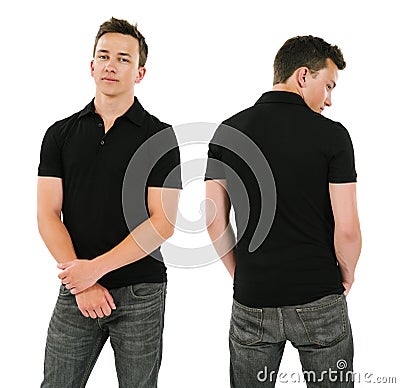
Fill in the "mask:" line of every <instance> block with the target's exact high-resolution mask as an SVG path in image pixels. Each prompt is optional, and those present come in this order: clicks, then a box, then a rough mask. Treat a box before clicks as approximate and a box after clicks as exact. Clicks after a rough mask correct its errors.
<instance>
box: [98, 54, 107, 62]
mask: <svg viewBox="0 0 400 388" xmlns="http://www.w3.org/2000/svg"><path fill="white" fill-rule="evenodd" d="M97 59H99V60H101V61H104V60H105V59H107V56H106V55H98V56H97Z"/></svg>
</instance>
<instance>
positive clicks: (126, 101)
mask: <svg viewBox="0 0 400 388" xmlns="http://www.w3.org/2000/svg"><path fill="white" fill-rule="evenodd" d="M134 100H135V96H134V95H131V96H129V97H128V98H126V97H125V96H124V97H123V98H121V97H109V96H105V95H104V94H98V93H96V96H95V98H94V107H95V109H96V112H97V113H98V114H99V115H100V116H101V117H102V118H103V120H107V121H115V119H117V118H118V117H120V116H122V115H123V114H124V113H125V112H126V111H127V110H128V109H129V108H130V107H131V106H132V104H133V102H134Z"/></svg>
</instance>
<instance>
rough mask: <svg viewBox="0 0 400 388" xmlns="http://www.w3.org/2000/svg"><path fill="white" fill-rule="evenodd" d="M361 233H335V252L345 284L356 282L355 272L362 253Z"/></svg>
mask: <svg viewBox="0 0 400 388" xmlns="http://www.w3.org/2000/svg"><path fill="white" fill-rule="evenodd" d="M361 242H362V240H361V233H360V232H359V231H357V232H354V233H352V234H344V233H335V251H336V257H337V261H338V263H339V267H340V271H341V273H342V278H343V281H344V282H345V283H349V284H352V283H353V282H354V272H355V268H356V265H357V262H358V259H359V257H360V253H361Z"/></svg>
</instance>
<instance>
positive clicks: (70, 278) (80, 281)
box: [57, 259, 102, 295]
mask: <svg viewBox="0 0 400 388" xmlns="http://www.w3.org/2000/svg"><path fill="white" fill-rule="evenodd" d="M57 267H58V268H60V269H62V270H63V271H62V272H60V273H59V275H58V277H59V278H60V279H61V282H62V284H64V285H65V287H66V288H67V289H68V290H70V291H71V294H73V295H76V294H79V293H80V292H82V291H84V290H86V289H87V288H89V287H90V286H93V285H94V284H95V283H96V282H97V280H99V279H100V278H101V276H102V275H101V274H99V273H97V271H96V265H95V263H94V262H92V261H91V260H79V259H76V260H72V261H68V262H66V263H59V264H57Z"/></svg>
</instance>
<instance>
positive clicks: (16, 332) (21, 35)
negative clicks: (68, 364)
mask: <svg viewBox="0 0 400 388" xmlns="http://www.w3.org/2000/svg"><path fill="white" fill-rule="evenodd" d="M396 3H397V2H396V1H385V0H382V1H380V2H379V3H375V2H374V3H372V2H368V1H363V2H356V1H345V2H342V1H335V2H300V1H282V2H277V1H276V2H272V1H253V0H247V1H246V2H234V1H217V0H214V1H202V2H189V1H186V2H185V1H182V2H178V1H158V2H156V1H141V2H139V1H132V0H131V1H116V0H114V1H103V0H97V1H79V2H78V1H75V0H74V1H72V0H71V1H68V2H45V1H13V2H7V4H8V5H7V6H6V8H4V6H3V7H2V20H1V23H0V32H1V35H0V36H1V52H2V58H1V61H0V71H1V72H0V75H1V97H0V98H1V104H0V109H1V118H2V123H3V125H2V130H1V137H0V150H1V152H0V157H1V163H0V166H1V177H2V189H1V201H0V207H1V208H0V215H1V216H0V220H1V221H0V222H1V241H2V244H1V245H2V254H1V281H0V287H1V300H2V303H1V306H2V308H1V320H0V322H1V323H0V325H1V334H2V337H1V341H2V343H1V349H2V351H3V355H4V356H5V358H4V359H3V361H2V363H1V364H0V368H1V374H0V386H2V387H7V388H8V387H24V388H25V387H37V386H39V384H40V381H41V377H42V365H43V354H44V345H45V339H46V331H47V325H48V321H49V319H50V315H51V312H52V309H53V307H54V303H55V300H56V296H57V291H58V285H59V283H58V280H57V278H56V275H57V270H56V267H55V262H54V260H53V259H52V258H51V257H50V255H49V253H48V252H47V250H46V249H45V247H44V244H43V243H42V241H41V239H40V237H39V235H38V232H37V227H36V179H37V178H36V175H37V165H38V161H39V159H38V158H39V149H40V144H41V140H42V137H43V135H44V132H45V130H46V129H47V128H48V127H49V126H50V125H51V124H52V123H53V122H54V121H55V120H58V119H61V118H63V117H66V116H69V115H70V114H72V113H74V112H75V111H78V110H80V109H82V107H84V106H85V105H86V104H87V102H88V101H89V100H90V99H91V98H92V96H93V93H94V84H93V80H92V78H91V77H90V73H89V63H90V60H91V53H92V46H93V41H94V37H95V35H96V32H97V30H98V27H99V25H100V24H101V23H102V22H104V21H105V20H107V19H109V18H110V17H111V16H115V17H118V18H124V19H127V20H129V21H131V22H133V21H137V22H138V26H139V29H140V30H141V31H142V33H143V34H144V36H145V37H146V39H147V42H148V45H149V58H148V63H147V74H146V77H145V79H144V80H143V82H142V83H141V84H140V85H139V86H138V87H137V88H136V94H137V96H138V97H139V98H140V100H141V103H142V104H143V105H144V107H145V108H146V109H147V110H149V111H150V112H152V113H153V114H155V115H156V116H158V117H159V118H160V119H162V120H163V121H166V122H169V123H172V124H174V125H179V124H183V123H188V122H195V121H206V122H215V123H218V122H220V121H221V120H223V119H225V118H227V117H229V116H230V115H232V114H234V113H236V112H237V111H239V110H241V109H244V108H246V107H248V106H250V105H252V104H254V102H255V101H256V100H257V99H258V98H259V96H260V95H261V93H263V92H264V91H267V90H269V89H270V88H271V85H272V63H273V59H274V56H275V53H276V51H277V50H278V49H279V47H280V46H281V45H282V44H283V43H284V41H285V40H286V39H288V38H289V37H292V36H295V35H306V34H307V35H308V34H312V35H315V36H321V37H323V38H324V39H325V40H326V41H328V42H330V43H334V44H337V45H339V46H340V47H341V48H342V50H343V53H344V56H345V59H346V61H347V64H348V67H347V68H346V69H345V70H344V71H342V72H340V77H339V82H338V86H337V88H336V89H335V91H334V93H333V106H332V107H331V108H329V109H328V110H327V111H325V112H327V113H326V114H327V115H329V117H330V118H332V119H335V120H337V121H341V122H342V123H343V124H344V125H345V126H346V127H347V128H348V130H349V132H350V134H351V136H352V139H353V143H354V148H355V153H356V164H357V172H358V182H359V183H358V199H359V213H360V219H361V223H362V231H363V239H364V243H363V251H362V256H361V259H360V262H359V266H358V268H357V273H356V282H355V284H354V287H353V289H352V291H351V293H350V295H349V297H348V304H349V310H350V317H351V321H352V327H353V332H354V342H355V352H356V356H355V370H356V371H357V372H360V373H366V372H369V373H373V374H374V376H397V381H398V383H399V382H400V371H399V369H398V354H399V353H398V349H399V346H400V341H399V336H398V321H397V322H396V318H395V317H398V314H396V310H398V305H399V303H398V296H399V294H400V292H399V291H400V290H399V288H400V287H399V283H400V282H399V268H400V266H399V259H400V257H399V256H400V255H399V251H398V240H399V237H398V232H399V227H398V223H399V217H400V212H399V196H400V193H399V184H398V167H399V158H398V153H399V141H398V136H397V132H398V130H399V124H398V120H397V115H398V74H399V69H398V66H399V59H400V58H399V54H398V52H399V37H400V34H399V22H398V18H397V17H396V15H397V13H396V12H395V11H394V9H395V5H396ZM182 211H183V210H182ZM168 276H169V285H168V296H167V306H166V316H165V319H166V323H165V331H164V353H163V362H162V366H161V371H160V378H159V386H160V387H161V388H180V387H182V388H192V387H193V388H195V387H199V388H200V387H201V388H204V387H210V388H214V387H215V388H225V387H228V386H229V382H228V381H229V353H228V340H227V339H228V327H229V318H230V307H231V295H232V288H231V282H230V279H229V276H228V274H227V273H226V272H225V269H224V268H223V266H222V265H221V263H219V262H218V263H214V264H212V265H209V266H206V267H202V268H196V269H179V268H169V269H168ZM277 292H279V290H277ZM300 370H301V369H300V363H299V361H298V357H297V353H296V351H295V350H294V349H293V348H292V346H291V345H290V344H287V346H286V351H285V354H284V359H283V361H282V364H281V371H285V372H288V373H294V372H299V371H300ZM116 386H117V382H116V375H115V372H114V363H113V356H112V352H111V348H110V346H109V343H107V344H106V346H105V348H104V350H103V353H102V355H101V357H100V359H99V361H98V363H97V365H96V366H95V369H94V371H93V373H92V376H91V378H90V380H89V383H88V387H116ZM277 386H280V387H285V386H298V387H304V386H305V385H304V384H284V383H281V384H277ZM360 386H369V385H367V384H366V383H364V384H361V385H360ZM385 386H393V385H390V384H388V385H385Z"/></svg>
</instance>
